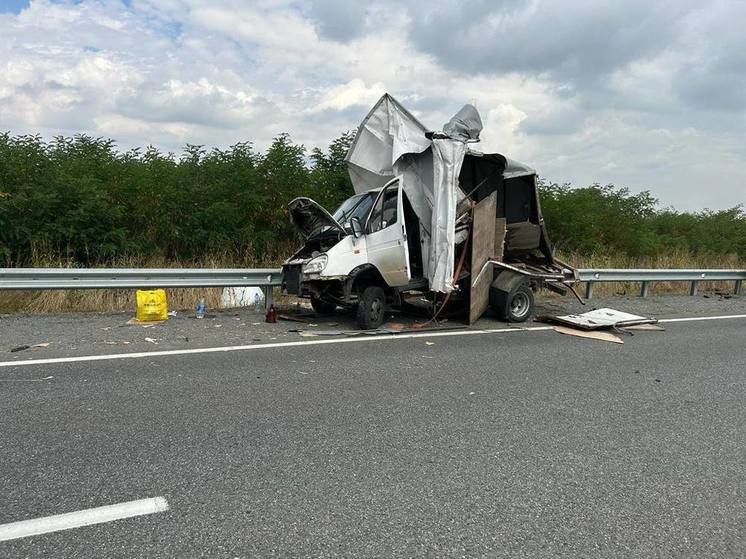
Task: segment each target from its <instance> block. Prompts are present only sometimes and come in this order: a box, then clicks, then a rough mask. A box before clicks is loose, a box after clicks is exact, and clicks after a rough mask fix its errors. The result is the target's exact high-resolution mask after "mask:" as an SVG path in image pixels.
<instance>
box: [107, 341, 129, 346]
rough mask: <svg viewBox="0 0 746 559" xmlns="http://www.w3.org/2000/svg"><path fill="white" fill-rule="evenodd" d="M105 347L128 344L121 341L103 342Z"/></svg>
mask: <svg viewBox="0 0 746 559" xmlns="http://www.w3.org/2000/svg"><path fill="white" fill-rule="evenodd" d="M104 343H105V344H106V345H129V344H130V342H128V341H125V340H122V341H111V342H110V341H104Z"/></svg>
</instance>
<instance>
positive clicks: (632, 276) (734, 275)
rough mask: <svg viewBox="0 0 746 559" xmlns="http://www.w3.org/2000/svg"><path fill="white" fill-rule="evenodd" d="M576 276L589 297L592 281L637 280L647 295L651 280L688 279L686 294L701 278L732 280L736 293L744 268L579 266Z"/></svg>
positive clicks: (745, 273)
mask: <svg viewBox="0 0 746 559" xmlns="http://www.w3.org/2000/svg"><path fill="white" fill-rule="evenodd" d="M576 271H577V273H578V279H579V280H580V281H582V282H585V298H586V299H590V298H592V297H593V284H594V283H596V282H639V283H640V297H647V295H648V292H649V290H650V283H651V282H654V281H688V282H690V287H689V295H696V294H697V289H698V287H699V282H701V281H733V282H734V290H733V293H735V294H736V295H737V294H739V293H740V292H741V286H742V284H743V280H745V279H746V270H693V269H692V270H686V269H684V270H675V269H652V270H633V269H630V270H626V269H621V268H620V269H613V268H606V269H594V268H582V269H578V270H576Z"/></svg>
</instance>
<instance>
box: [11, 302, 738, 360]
mask: <svg viewBox="0 0 746 559" xmlns="http://www.w3.org/2000/svg"><path fill="white" fill-rule="evenodd" d="M734 318H746V314H731V315H722V316H693V317H686V318H664V319H661V320H659V321H658V322H661V323H666V322H695V321H699V320H727V319H734ZM552 329H553V327H552V326H528V327H513V328H491V329H481V330H447V331H443V332H414V333H411V334H378V335H365V334H360V335H359V336H355V337H351V338H334V339H329V340H302V341H296V342H273V343H266V344H252V345H235V346H218V347H202V348H195V349H171V350H163V351H140V352H133V353H113V354H108V355H81V356H78V357H52V358H49V359H26V360H24V361H0V367H24V366H28V365H49V364H55V363H82V362H88V361H110V360H114V359H141V358H143V357H146V358H149V357H167V356H170V355H194V354H199V353H223V352H228V351H248V350H252V349H271V348H278V347H297V346H309V345H326V344H348V343H362V342H380V341H383V340H389V341H390V340H409V339H412V338H438V337H446V336H473V335H478V334H507V333H511V332H537V331H544V330H552Z"/></svg>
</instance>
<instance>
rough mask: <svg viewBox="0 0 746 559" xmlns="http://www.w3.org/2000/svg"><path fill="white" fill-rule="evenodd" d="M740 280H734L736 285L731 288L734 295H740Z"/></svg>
mask: <svg viewBox="0 0 746 559" xmlns="http://www.w3.org/2000/svg"><path fill="white" fill-rule="evenodd" d="M742 281H743V280H736V287H735V288H734V289H733V293H734V294H735V295H740V294H741V282H742Z"/></svg>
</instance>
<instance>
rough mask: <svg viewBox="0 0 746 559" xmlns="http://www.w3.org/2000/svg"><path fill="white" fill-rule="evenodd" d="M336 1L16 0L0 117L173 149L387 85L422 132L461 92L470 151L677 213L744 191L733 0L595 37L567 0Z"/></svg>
mask: <svg viewBox="0 0 746 559" xmlns="http://www.w3.org/2000/svg"><path fill="white" fill-rule="evenodd" d="M339 1H340V2H341V3H340V4H338V6H340V9H335V6H336V5H335V2H334V1H333V0H324V1H323V2H321V3H316V2H311V0H297V1H296V0H263V1H258V2H251V3H247V2H243V1H240V0H215V1H212V2H209V3H205V2H202V1H199V0H134V1H133V2H131V3H130V5H127V4H125V3H123V2H120V1H119V0H82V1H81V2H73V1H72V0H70V1H59V2H57V1H55V2H52V1H50V0H32V1H31V4H30V6H29V7H28V8H26V9H25V10H23V11H21V13H20V14H0V36H2V37H3V41H2V42H0V129H2V130H10V131H11V132H13V133H42V134H44V135H47V136H51V135H54V134H60V133H62V134H72V133H78V132H84V133H89V134H93V135H104V136H112V137H114V139H115V140H116V141H117V142H118V144H119V145H120V146H121V147H123V148H128V147H132V146H144V145H147V144H151V143H152V144H155V145H158V146H160V147H162V148H164V149H167V150H172V151H179V150H180V148H181V147H182V146H183V145H184V144H185V143H196V144H204V145H207V146H211V145H216V146H225V145H228V144H232V143H235V142H238V141H245V140H251V141H253V142H255V144H256V145H257V146H258V147H259V148H262V147H264V146H266V145H267V144H268V143H269V142H270V141H271V139H272V137H273V136H274V135H276V134H278V133H280V132H290V133H291V135H292V136H293V138H294V139H296V140H297V141H299V142H302V143H304V144H306V145H308V146H309V147H310V146H317V145H318V146H324V145H325V144H326V143H328V142H329V141H330V140H331V139H333V138H334V137H336V136H338V135H339V134H340V133H341V132H342V131H345V130H349V129H351V128H354V127H355V126H357V124H358V123H359V121H360V119H361V118H362V117H363V116H364V115H365V113H366V112H367V110H368V108H369V106H370V105H372V104H373V102H375V100H376V99H377V98H378V97H379V96H380V95H381V94H382V93H383V92H384V91H386V90H388V91H389V92H390V93H392V94H394V95H395V96H396V97H397V98H399V99H400V100H401V101H402V102H404V103H405V105H407V107H408V108H410V109H411V110H412V112H413V113H414V114H415V115H417V117H418V118H420V119H421V120H422V121H423V122H424V123H425V124H426V125H427V126H430V127H433V128H437V127H440V126H441V125H442V124H443V123H444V122H446V121H447V120H448V118H449V117H450V116H451V115H452V114H453V113H455V112H456V111H457V110H458V109H459V108H460V107H461V105H462V104H464V103H466V102H472V103H475V104H476V106H477V108H478V109H479V110H480V112H481V114H482V117H483V121H484V124H485V130H484V133H483V144H484V146H485V147H486V148H488V149H489V148H493V149H497V150H500V151H502V152H505V153H506V154H507V155H509V156H510V157H513V158H515V159H518V160H524V161H526V162H527V163H529V164H531V165H532V166H534V167H536V168H537V170H539V172H540V173H541V174H542V175H544V176H546V177H548V178H550V179H553V180H557V181H571V182H573V183H575V184H587V183H589V182H593V181H598V182H601V183H609V182H615V183H617V184H620V185H625V186H629V187H631V188H632V189H633V190H635V189H650V190H652V191H653V194H654V195H656V196H658V197H660V198H661V199H662V201H663V202H664V203H666V204H673V205H675V206H677V207H681V208H691V209H696V208H699V207H703V206H709V207H713V208H719V207H725V206H730V205H734V204H736V203H740V202H743V201H744V191H743V186H742V181H743V178H744V177H745V176H746V150H744V148H743V146H744V145H746V114H745V113H744V104H743V103H741V102H740V101H739V98H738V95H737V92H736V91H735V90H733V91H727V92H724V91H721V92H718V91H717V89H716V88H715V89H713V86H714V85H716V84H717V83H728V84H731V85H730V87H731V88H736V89H737V88H738V87H739V84H741V83H743V81H742V78H741V77H740V76H742V75H743V74H744V72H746V62H744V58H743V52H745V51H746V48H741V46H744V47H746V45H744V43H743V42H744V39H743V37H744V35H743V33H741V32H740V30H739V29H738V25H737V22H738V21H741V20H742V18H740V19H739V16H740V15H742V14H743V7H741V6H740V5H734V4H736V3H729V2H720V1H718V2H714V3H713V4H712V5H711V6H710V7H709V8H708V9H707V10H700V9H697V7H696V6H694V7H691V6H690V5H689V3H686V2H683V3H679V2H675V3H674V4H675V6H674V5H673V4H671V6H672V7H673V8H675V9H670V10H667V9H664V8H657V7H656V8H655V9H652V8H650V9H648V7H646V3H643V2H634V3H632V4H629V5H625V7H624V9H621V11H619V10H616V9H615V10H616V11H613V10H612V12H613V13H615V14H621V16H623V17H621V16H620V18H617V19H616V20H615V21H616V23H615V28H614V29H613V33H611V32H609V33H605V34H604V33H600V34H599V33H598V32H597V30H598V29H602V28H604V25H606V23H607V21H608V19H609V13H612V12H608V13H607V12H605V11H604V9H601V8H598V6H597V4H595V3H588V2H581V1H577V2H574V3H573V4H572V6H569V7H568V9H567V11H566V13H565V12H563V13H565V15H567V16H568V17H564V16H563V17H561V18H552V17H549V16H548V15H547V14H548V13H549V12H547V11H546V10H542V9H540V8H541V4H540V3H541V0H535V1H534V2H532V3H530V5H529V7H528V8H526V7H525V6H524V5H523V4H519V3H516V2H506V3H501V4H499V5H498V4H496V3H492V2H487V1H475V2H474V3H472V4H471V5H470V9H469V10H467V11H466V12H464V10H463V9H462V8H459V9H455V7H456V6H457V5H458V3H456V2H442V3H432V2H428V3H427V4H423V5H421V6H425V8H426V9H425V8H422V7H421V8H417V7H416V6H417V5H416V4H411V5H410V8H409V9H406V10H405V9H401V8H400V7H399V5H398V4H395V3H393V2H391V0H379V1H376V2H370V3H366V4H365V5H364V9H363V8H362V7H361V5H357V6H355V7H350V6H349V5H347V3H346V2H342V0H339ZM411 6H415V8H411ZM341 8H344V9H341ZM448 10H450V12H449V11H448ZM500 10H505V11H502V12H501V11H500ZM537 10H538V11H537ZM563 10H564V8H563ZM550 11H551V10H550ZM555 11H556V10H555ZM477 12H479V14H481V15H480V18H481V19H479V21H475V20H474V16H475V14H476V13H477ZM444 14H445V15H444ZM449 14H450V15H449ZM454 14H455V15H454ZM459 14H462V15H464V14H465V15H468V16H469V17H461V16H460V15H459ZM568 14H569V15H568ZM438 26H441V27H443V29H446V30H448V33H447V34H444V33H443V32H442V30H439V29H440V27H438ZM574 26H575V27H574ZM656 28H658V29H661V30H663V29H665V32H663V31H661V33H659V34H658V35H657V36H655V37H648V36H647V34H649V33H648V30H650V29H656ZM495 29H499V30H501V33H502V36H501V37H500V38H499V39H500V40H497V39H496V37H495V36H492V35H490V33H493V31H494V30H495ZM513 30H515V33H512V31H513ZM470 33H478V34H481V35H479V36H478V37H477V40H474V41H465V40H462V39H460V37H468V36H469V34H470ZM485 34H486V35H485ZM506 34H507V35H510V36H511V37H512V38H511V37H508V39H509V40H512V41H513V43H514V44H515V45H516V46H515V48H518V49H520V50H519V51H515V48H514V47H513V46H510V48H508V47H507V46H504V40H503V38H502V37H504V36H505V35H506ZM493 35H494V33H493ZM519 37H520V40H518V38H519ZM558 37H559V38H563V37H566V38H571V39H572V40H564V39H563V40H558V39H557V38H558ZM640 37H642V38H644V39H645V41H644V44H642V43H641V42H640V40H638V39H639V38H640ZM501 41H503V42H502V43H501ZM467 43H468V44H467ZM454 45H455V46H454ZM630 45H632V46H630ZM462 46H463V48H462ZM456 47H458V48H456ZM589 49H590V50H589ZM593 50H595V51H598V52H590V51H593ZM511 53H513V54H512V55H511V58H510V59H509V60H506V59H500V57H501V56H502V57H504V56H506V55H510V54H511ZM515 53H517V54H515ZM519 55H520V56H519ZM459 61H463V64H460V63H459ZM552 61H557V62H556V64H554V62H552ZM601 78H602V79H601ZM721 80H722V82H721Z"/></svg>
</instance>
